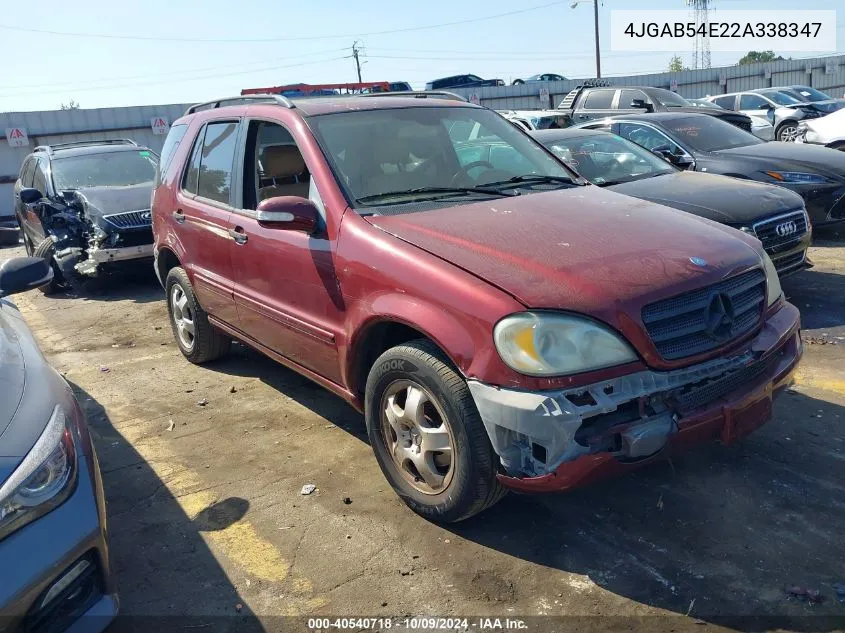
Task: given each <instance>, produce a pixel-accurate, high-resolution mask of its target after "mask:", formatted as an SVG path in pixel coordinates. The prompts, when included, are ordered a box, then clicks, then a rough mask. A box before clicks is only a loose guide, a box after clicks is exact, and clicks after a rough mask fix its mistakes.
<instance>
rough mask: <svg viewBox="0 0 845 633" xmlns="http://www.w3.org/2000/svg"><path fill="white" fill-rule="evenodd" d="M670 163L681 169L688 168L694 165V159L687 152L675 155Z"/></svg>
mask: <svg viewBox="0 0 845 633" xmlns="http://www.w3.org/2000/svg"><path fill="white" fill-rule="evenodd" d="M672 163H674V165H675V166H676V167H680V168H681V169H690V168H692V167H693V166H694V165H695V159H694V158H693V157H692V156H690V155H689V154H681V155H680V156H675V158H674V160H673V161H672Z"/></svg>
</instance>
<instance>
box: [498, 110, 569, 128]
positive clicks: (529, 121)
mask: <svg viewBox="0 0 845 633" xmlns="http://www.w3.org/2000/svg"><path fill="white" fill-rule="evenodd" d="M497 112H498V113H499V114H501V115H502V116H503V117H505V118H506V119H507V120H508V121H510V122H511V123H514V124H515V125H517V126H518V127H521V128H522V129H524V130H526V131H530V130H549V129H555V128H565V127H569V126H570V125H572V119H571V117H570V116H569V115H568V114H567V113H565V112H563V111H561V110H497Z"/></svg>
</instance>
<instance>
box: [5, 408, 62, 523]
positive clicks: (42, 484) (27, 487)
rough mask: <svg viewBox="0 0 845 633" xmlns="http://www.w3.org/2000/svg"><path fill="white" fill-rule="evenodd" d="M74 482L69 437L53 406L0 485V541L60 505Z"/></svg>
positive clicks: (57, 409)
mask: <svg viewBox="0 0 845 633" xmlns="http://www.w3.org/2000/svg"><path fill="white" fill-rule="evenodd" d="M75 481H76V450H75V447H74V443H73V436H72V434H71V430H70V429H69V428H68V425H67V419H66V418H65V413H64V411H62V408H61V407H59V406H56V408H55V409H53V414H52V415H51V416H50V420H49V421H48V422H47V426H46V427H45V428H44V431H43V432H42V433H41V436H40V437H39V438H38V440H37V441H36V442H35V445H34V446H33V447H32V449H31V450H30V451H29V453H28V454H27V456H26V457H25V458H24V460H23V461H22V462H21V464H20V466H18V468H17V469H16V470H15V471H14V472H13V473H12V475H11V476H10V477H9V478H8V479H7V480H6V481H5V482H4V483H3V485H2V486H0V539H2V538H4V537H5V536H7V535H9V534H10V533H12V532H14V531H15V530H17V529H19V528H21V527H23V526H24V525H26V524H27V523H29V522H31V521H34V520H35V519H37V518H38V517H40V516H42V515H44V514H46V513H47V512H49V511H50V510H52V509H53V508H55V507H56V506H58V505H59V504H60V503H62V502H63V501H64V500H65V499H67V497H68V496H69V495H70V492H71V490H72V489H73V484H74V483H75Z"/></svg>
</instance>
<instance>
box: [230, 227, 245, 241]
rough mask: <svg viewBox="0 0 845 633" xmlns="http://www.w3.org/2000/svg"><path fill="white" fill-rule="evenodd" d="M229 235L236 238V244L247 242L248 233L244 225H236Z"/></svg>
mask: <svg viewBox="0 0 845 633" xmlns="http://www.w3.org/2000/svg"><path fill="white" fill-rule="evenodd" d="M229 236H230V237H231V238H232V239H233V240H235V243H236V244H246V239H247V236H246V233H244V230H243V227H240V226H236V227H235V228H233V229H229Z"/></svg>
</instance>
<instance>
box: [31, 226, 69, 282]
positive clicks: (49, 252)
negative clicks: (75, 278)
mask: <svg viewBox="0 0 845 633" xmlns="http://www.w3.org/2000/svg"><path fill="white" fill-rule="evenodd" d="M55 253H56V245H55V244H54V243H53V240H51V239H50V238H49V237H45V238H44V240H43V241H42V242H41V243H40V244H39V245H38V246H36V247H35V250H34V251H33V252H32V256H33V257H40V258H41V259H46V260H49V261H50V266H51V267H52V268H53V279H51V280H50V283H48V284H45V285H43V286H41V287H40V288H39V290H40V291H41V292H43V293H44V294H45V295H52V294H56V293H57V292H58V291H59V290H61V288H62V281H63V280H64V277H63V276H62V271H61V270H60V269H59V266H58V264H56V258H55V257H54V256H53V255H55Z"/></svg>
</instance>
